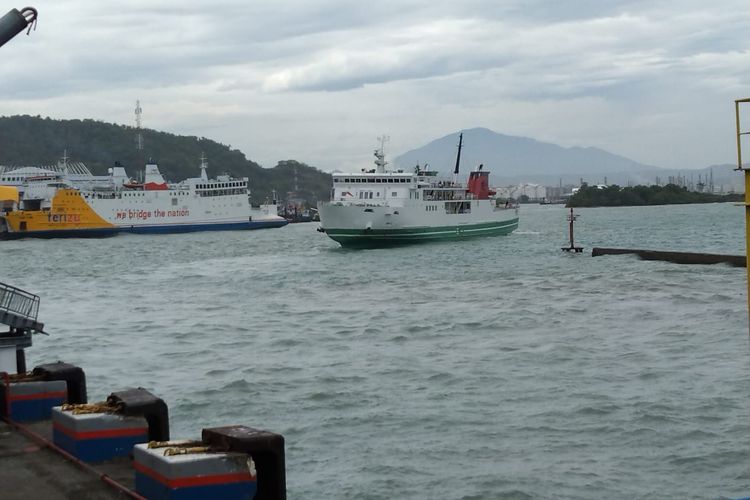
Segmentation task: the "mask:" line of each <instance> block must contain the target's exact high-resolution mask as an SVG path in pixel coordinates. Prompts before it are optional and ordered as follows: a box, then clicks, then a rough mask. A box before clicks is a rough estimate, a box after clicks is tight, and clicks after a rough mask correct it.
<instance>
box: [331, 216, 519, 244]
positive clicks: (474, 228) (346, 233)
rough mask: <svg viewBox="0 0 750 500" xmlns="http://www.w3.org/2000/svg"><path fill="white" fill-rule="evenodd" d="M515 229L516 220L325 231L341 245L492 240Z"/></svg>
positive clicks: (516, 226) (516, 225)
mask: <svg viewBox="0 0 750 500" xmlns="http://www.w3.org/2000/svg"><path fill="white" fill-rule="evenodd" d="M517 228H518V218H515V219H510V220H507V221H502V222H486V223H483V224H470V225H469V224H467V225H464V226H441V227H414V228H401V229H372V230H370V231H365V230H363V229H326V234H327V235H328V236H329V237H331V238H332V239H334V240H335V241H338V242H339V243H341V244H342V245H347V244H362V243H376V242H383V243H386V242H398V241H404V242H407V241H429V240H444V239H461V238H468V237H472V236H495V235H502V234H508V233H511V232H512V231H513V230H515V229H517Z"/></svg>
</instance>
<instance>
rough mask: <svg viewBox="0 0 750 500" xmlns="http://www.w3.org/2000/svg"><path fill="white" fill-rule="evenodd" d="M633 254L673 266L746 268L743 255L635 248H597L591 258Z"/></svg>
mask: <svg viewBox="0 0 750 500" xmlns="http://www.w3.org/2000/svg"><path fill="white" fill-rule="evenodd" d="M623 254H635V255H637V256H638V257H640V258H641V259H643V260H663V261H666V262H673V263H675V264H729V265H730V266H734V267H747V258H746V257H745V256H744V255H724V254H715V253H697V252H671V251H664V250H641V249H636V248H599V247H595V248H593V249H592V250H591V256H592V257H599V256H601V255H623Z"/></svg>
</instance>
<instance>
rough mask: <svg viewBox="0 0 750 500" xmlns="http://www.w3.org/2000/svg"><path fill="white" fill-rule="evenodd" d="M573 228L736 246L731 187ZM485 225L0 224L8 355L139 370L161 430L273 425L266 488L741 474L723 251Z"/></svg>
mask: <svg viewBox="0 0 750 500" xmlns="http://www.w3.org/2000/svg"><path fill="white" fill-rule="evenodd" d="M577 212H578V213H580V214H581V218H580V219H579V221H578V223H577V226H576V234H577V236H578V238H577V239H578V242H579V243H580V244H583V245H584V246H585V247H586V248H587V251H588V250H590V248H591V247H592V246H621V247H636V248H650V249H666V250H686V251H691V250H692V251H709V252H717V253H737V254H739V253H744V240H743V237H744V229H743V213H742V209H741V208H738V207H736V206H733V205H731V204H723V205H690V206H669V207H637V208H618V209H604V208H601V209H579V210H577ZM565 215H566V211H565V210H564V209H563V208H562V207H561V206H525V207H523V211H522V219H521V226H520V228H519V230H518V231H517V232H516V233H514V234H512V235H510V236H507V237H497V238H485V239H477V240H472V241H464V242H455V243H436V244H430V245H421V246H409V247H403V248H394V249H383V250H363V251H347V250H342V249H340V248H339V247H338V245H337V244H336V243H334V242H333V241H331V240H329V239H328V238H326V237H325V236H324V235H321V234H319V233H316V232H315V228H316V226H317V224H299V225H293V226H287V227H285V228H282V229H278V230H263V231H251V232H231V233H203V234H188V235H172V236H138V235H122V236H117V237H114V238H109V239H102V240H67V241H66V240H58V241H35V240H27V241H13V242H4V243H1V244H0V248H2V250H3V256H2V259H1V260H0V281H4V282H8V283H11V284H16V285H18V286H21V287H23V288H26V289H28V290H30V291H33V292H36V293H38V294H39V295H41V296H42V307H41V316H40V317H41V320H42V321H44V322H45V323H46V325H47V328H48V330H49V331H50V332H51V333H52V335H51V336H50V337H43V336H38V337H36V339H35V345H34V347H33V348H32V349H31V350H30V351H29V352H28V362H29V365H30V366H33V365H35V364H39V363H42V362H48V361H54V360H57V359H62V360H65V361H68V362H71V363H74V364H78V365H80V366H83V367H84V368H85V370H86V373H87V376H88V382H89V394H90V398H91V399H92V400H98V399H103V398H104V397H106V396H107V394H109V392H111V391H112V390H117V389H121V388H123V387H125V386H139V385H140V386H144V387H146V388H148V389H150V390H152V392H154V393H155V394H157V395H160V396H161V397H163V398H164V399H165V400H166V401H167V403H168V404H169V406H170V413H171V425H172V429H173V431H172V434H173V436H175V437H180V438H181V437H186V438H193V437H198V436H199V433H200V430H201V428H202V427H206V426H216V425H228V424H246V425H250V426H253V427H260V428H266V429H270V430H273V431H276V432H279V433H281V434H283V435H284V436H285V438H286V442H287V478H288V488H289V497H290V498H299V499H302V498H304V499H308V498H321V499H352V498H357V499H380V498H382V499H386V498H387V499H390V498H414V499H434V498H454V499H484V498H487V499H496V498H569V499H578V498H591V499H594V498H597V499H598V498H604V497H608V498H623V499H625V498H716V497H718V496H720V495H725V496H742V495H747V494H750V428H749V424H748V422H750V418H749V417H750V349H749V340H748V326H747V305H746V282H745V270H744V269H735V268H731V267H728V266H724V265H715V266H679V265H675V264H669V263H664V262H645V261H640V260H637V259H636V258H635V257H631V256H612V257H598V258H592V257H590V253H587V254H583V255H567V254H564V253H563V252H561V251H560V246H561V245H562V244H564V243H565V240H566V231H567V225H566V222H565Z"/></svg>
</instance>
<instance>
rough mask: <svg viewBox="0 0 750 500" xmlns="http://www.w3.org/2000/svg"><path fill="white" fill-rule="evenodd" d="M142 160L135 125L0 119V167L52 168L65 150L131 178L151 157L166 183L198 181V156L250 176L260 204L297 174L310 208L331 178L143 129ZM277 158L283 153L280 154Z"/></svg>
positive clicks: (214, 169) (213, 167) (217, 169)
mask: <svg viewBox="0 0 750 500" xmlns="http://www.w3.org/2000/svg"><path fill="white" fill-rule="evenodd" d="M142 135H143V144H144V152H143V155H144V156H145V158H139V153H138V151H137V150H136V147H135V140H136V139H135V138H136V130H135V128H134V127H127V126H124V125H115V124H112V123H104V122H100V121H95V120H53V119H50V118H41V117H39V116H36V117H34V116H26V115H24V116H10V117H0V165H51V164H54V163H56V162H57V161H58V160H59V159H60V158H62V156H63V152H64V151H66V150H67V153H68V157H69V158H70V161H71V162H83V163H85V164H86V166H87V167H89V169H90V170H91V171H92V172H93V173H95V174H100V175H103V174H106V172H107V169H108V168H109V167H111V166H113V165H114V163H115V161H119V162H120V163H122V164H123V165H124V166H125V168H126V170H127V172H128V173H129V174H130V175H131V176H133V177H135V176H136V174H137V173H138V172H140V171H142V170H143V164H144V160H145V159H147V158H153V159H154V160H155V161H157V163H158V164H159V170H160V171H161V172H162V174H163V175H164V177H166V178H167V179H168V180H170V181H181V180H183V179H185V178H187V177H197V176H198V175H199V173H200V170H199V166H200V157H201V154H205V155H206V157H207V158H208V166H209V168H208V170H209V176H210V177H215V176H216V175H219V174H230V175H232V176H234V177H248V178H249V179H250V188H251V189H252V192H253V198H254V200H256V201H263V199H265V198H266V197H269V196H270V194H271V191H272V190H273V189H275V190H276V191H277V194H278V196H279V199H280V200H283V199H285V197H286V195H287V193H288V192H290V191H292V190H293V189H294V177H295V170H296V174H297V186H298V188H299V192H298V193H297V194H296V196H295V198H299V199H304V200H306V201H307V202H308V203H310V204H314V203H315V202H316V201H317V200H325V199H328V196H329V193H330V189H331V176H330V174H326V173H324V172H321V171H320V170H318V169H316V168H314V167H311V166H308V165H305V164H304V163H300V162H297V161H294V160H287V161H280V162H279V163H278V164H277V165H276V166H275V167H274V168H268V169H267V168H263V167H261V166H260V165H258V164H257V163H255V162H253V161H251V160H248V159H247V158H246V157H245V154H244V153H242V151H239V150H237V149H231V148H230V147H229V146H226V145H224V144H220V143H218V142H215V141H212V140H210V139H206V138H205V137H192V136H179V135H174V134H169V133H167V132H158V131H156V130H150V129H143V130H142ZM279 154H280V155H281V154H283V152H282V151H279Z"/></svg>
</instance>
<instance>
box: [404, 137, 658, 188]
mask: <svg viewBox="0 0 750 500" xmlns="http://www.w3.org/2000/svg"><path fill="white" fill-rule="evenodd" d="M459 133H463V137H464V147H463V148H462V150H461V162H462V164H463V165H465V169H470V168H474V166H476V165H479V164H480V163H484V165H485V168H486V169H488V170H490V171H492V172H493V173H495V174H497V175H502V176H517V175H524V174H532V175H537V174H541V175H582V174H598V175H605V174H608V173H613V172H623V171H637V170H643V169H647V168H650V167H649V166H648V165H643V164H641V163H638V162H636V161H634V160H631V159H629V158H625V157H623V156H619V155H616V154H612V153H609V152H607V151H604V150H603V149H599V148H595V147H580V146H574V147H562V146H558V145H557V144H551V143H546V142H541V141H538V140H536V139H532V138H529V137H518V136H511V135H505V134H500V133H498V132H495V131H493V130H490V129H488V128H484V127H476V128H471V129H464V130H462V131H460V132H454V133H452V134H448V135H446V136H443V137H441V138H439V139H436V140H434V141H432V142H430V143H429V144H427V145H425V146H422V147H420V148H417V149H414V150H411V151H408V152H406V153H404V154H402V155H400V156H398V157H396V158H395V159H394V164H395V165H396V166H398V167H399V168H410V167H413V166H414V165H416V164H422V165H423V164H425V163H429V164H430V166H432V167H433V168H434V169H435V170H438V171H440V172H441V173H444V174H448V173H450V172H452V171H453V165H454V164H455V161H456V146H457V145H458V135H459Z"/></svg>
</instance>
